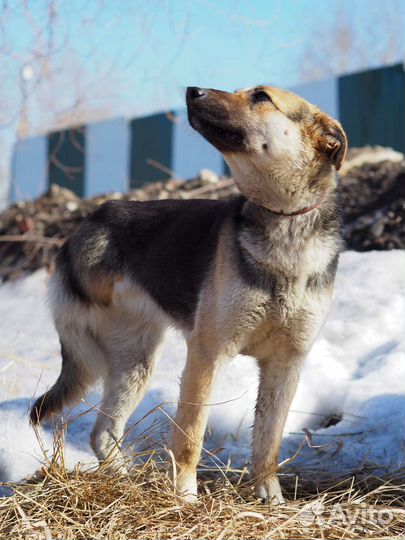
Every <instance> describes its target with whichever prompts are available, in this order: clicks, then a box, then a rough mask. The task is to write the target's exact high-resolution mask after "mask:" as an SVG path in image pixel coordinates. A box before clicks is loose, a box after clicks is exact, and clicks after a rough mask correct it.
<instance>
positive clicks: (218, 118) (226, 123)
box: [186, 86, 246, 152]
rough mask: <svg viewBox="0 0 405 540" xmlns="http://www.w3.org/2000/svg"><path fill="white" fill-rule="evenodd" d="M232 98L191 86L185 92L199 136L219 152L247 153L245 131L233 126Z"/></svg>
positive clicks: (189, 118)
mask: <svg viewBox="0 0 405 540" xmlns="http://www.w3.org/2000/svg"><path fill="white" fill-rule="evenodd" d="M231 99H232V94H229V93H228V92H222V91H221V90H213V89H210V88H199V87H197V86H189V87H188V88H187V92H186V103H187V114H188V121H189V122H190V125H191V127H193V128H194V129H195V130H196V131H198V133H200V134H201V135H202V136H203V137H204V138H205V139H207V141H208V142H209V143H211V144H212V145H213V146H215V148H216V149H217V150H219V151H220V152H236V151H240V150H243V149H244V146H245V140H246V137H245V134H244V131H243V129H241V128H240V127H239V126H235V125H234V124H233V121H232V119H233V118H234V115H233V114H232V103H231V102H230V100H231Z"/></svg>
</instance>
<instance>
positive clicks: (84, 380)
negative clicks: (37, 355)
mask: <svg viewBox="0 0 405 540" xmlns="http://www.w3.org/2000/svg"><path fill="white" fill-rule="evenodd" d="M61 352H62V371H61V373H60V375H59V377H58V379H57V381H56V383H55V384H54V385H53V386H52V388H51V389H50V390H48V391H47V392H45V394H43V395H42V396H41V397H39V398H38V399H37V400H36V401H35V402H34V404H33V405H32V407H31V410H30V421H31V423H32V424H33V425H36V424H39V423H40V422H42V421H43V420H45V419H46V418H48V417H49V416H50V415H51V414H52V413H58V412H60V411H61V410H62V409H63V408H64V407H66V406H67V405H74V404H75V403H77V402H78V401H79V400H80V398H81V397H82V396H83V395H84V393H85V392H86V390H87V388H88V387H89V385H90V384H91V383H92V382H94V377H93V376H92V373H91V371H89V369H87V366H86V365H85V364H83V363H82V362H80V363H79V362H77V359H76V358H74V357H73V355H72V354H71V352H70V351H69V350H68V349H67V347H65V346H64V345H63V343H62V342H61Z"/></svg>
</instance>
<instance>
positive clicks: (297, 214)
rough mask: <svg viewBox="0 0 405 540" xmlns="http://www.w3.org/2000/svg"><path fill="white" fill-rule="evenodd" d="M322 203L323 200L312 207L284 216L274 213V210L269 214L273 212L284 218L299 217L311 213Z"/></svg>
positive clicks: (283, 214) (282, 213)
mask: <svg viewBox="0 0 405 540" xmlns="http://www.w3.org/2000/svg"><path fill="white" fill-rule="evenodd" d="M322 202H323V198H322V199H321V200H320V201H319V202H317V203H316V204H313V205H312V206H306V207H305V208H302V209H301V210H296V211H295V212H291V214H285V213H284V212H276V211H275V210H270V209H269V210H270V212H273V214H277V215H278V216H285V217H294V216H300V215H302V214H307V213H308V212H311V210H315V208H318V206H319V205H320V204H321V203H322Z"/></svg>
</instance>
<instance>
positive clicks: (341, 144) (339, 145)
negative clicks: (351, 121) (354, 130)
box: [317, 113, 347, 171]
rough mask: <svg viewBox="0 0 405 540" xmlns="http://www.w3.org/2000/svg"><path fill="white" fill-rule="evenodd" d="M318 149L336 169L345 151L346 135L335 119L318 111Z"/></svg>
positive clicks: (340, 163) (340, 164)
mask: <svg viewBox="0 0 405 540" xmlns="http://www.w3.org/2000/svg"><path fill="white" fill-rule="evenodd" d="M317 124H318V126H317V127H318V129H317V132H318V137H317V139H318V141H317V143H318V144H317V146H318V148H319V150H321V151H322V152H325V153H326V154H327V155H328V157H329V159H330V161H331V162H332V163H333V165H334V166H335V169H336V170H337V171H338V170H339V169H340V167H341V166H342V162H343V160H344V159H345V157H346V153H347V137H346V133H345V132H344V131H343V128H342V126H341V125H340V123H339V122H338V121H337V120H334V119H333V118H331V117H330V116H328V115H326V114H324V113H320V114H319V115H317Z"/></svg>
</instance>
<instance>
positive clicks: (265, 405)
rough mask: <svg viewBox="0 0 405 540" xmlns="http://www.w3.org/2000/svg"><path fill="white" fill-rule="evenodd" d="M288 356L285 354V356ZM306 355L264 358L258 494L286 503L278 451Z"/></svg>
mask: <svg viewBox="0 0 405 540" xmlns="http://www.w3.org/2000/svg"><path fill="white" fill-rule="evenodd" d="M283 356H284V355H283ZM301 364H302V357H299V356H298V357H294V356H293V357H289V358H285V357H283V358H282V359H281V358H280V359H277V358H269V359H266V360H261V361H260V362H259V366H260V383H259V393H258V397H257V404H256V412H255V423H254V428H253V456H252V460H253V474H254V477H255V491H256V495H257V496H258V497H260V498H261V499H265V500H270V501H273V502H275V503H282V502H284V498H283V495H282V493H281V488H280V484H279V481H278V478H277V463H278V453H279V449H280V445H281V439H282V435H283V429H284V425H285V422H286V419H287V414H288V410H289V408H290V404H291V401H292V399H293V397H294V394H295V391H296V388H297V383H298V377H299V372H300V367H301Z"/></svg>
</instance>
